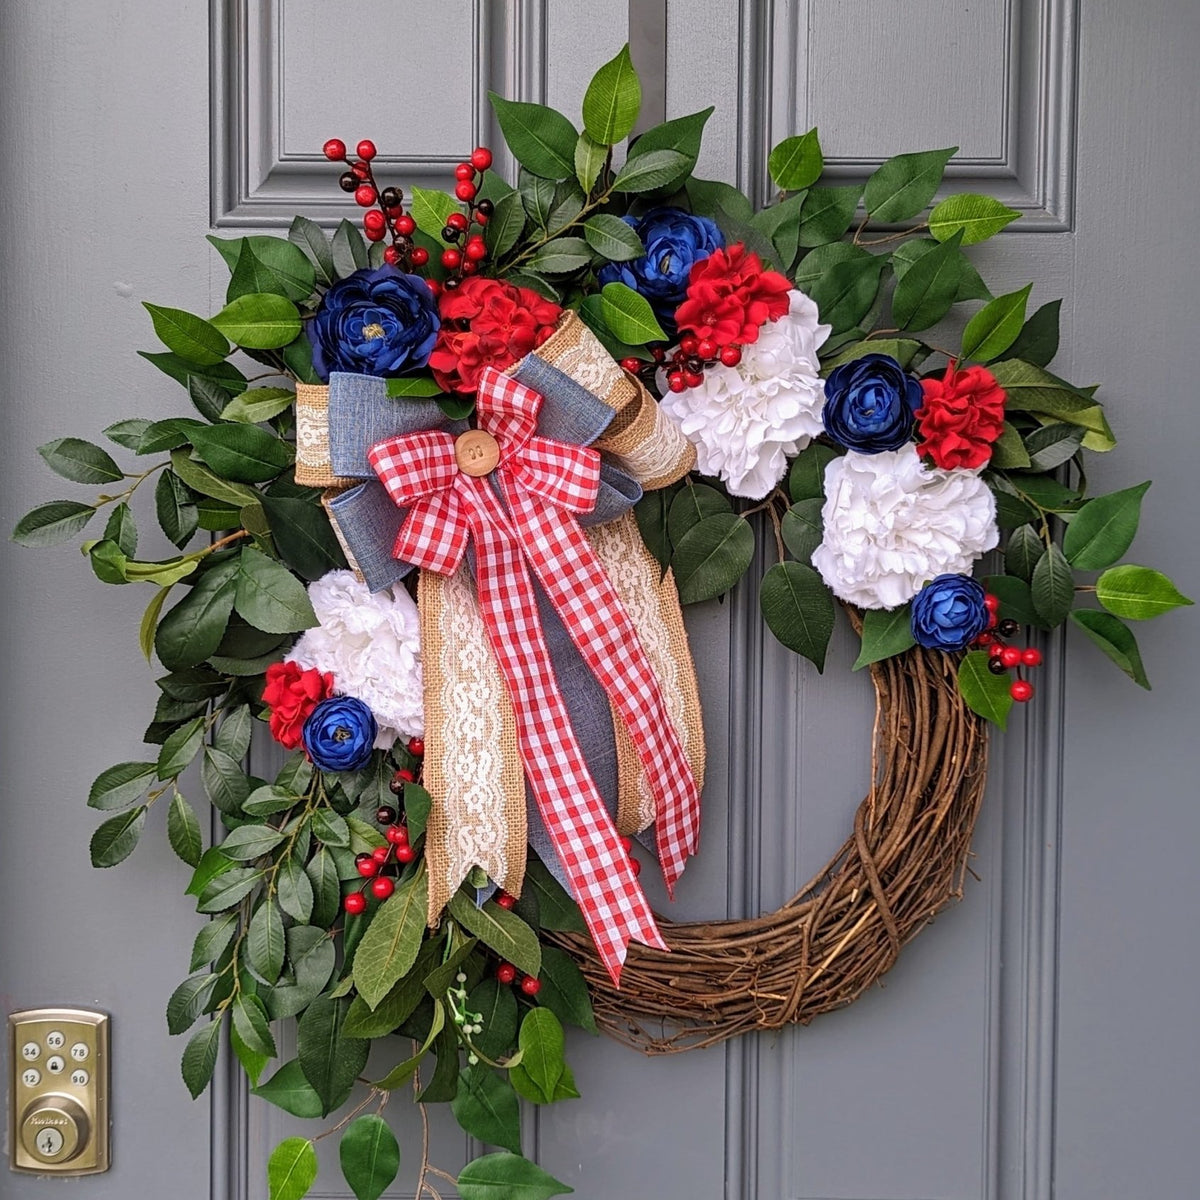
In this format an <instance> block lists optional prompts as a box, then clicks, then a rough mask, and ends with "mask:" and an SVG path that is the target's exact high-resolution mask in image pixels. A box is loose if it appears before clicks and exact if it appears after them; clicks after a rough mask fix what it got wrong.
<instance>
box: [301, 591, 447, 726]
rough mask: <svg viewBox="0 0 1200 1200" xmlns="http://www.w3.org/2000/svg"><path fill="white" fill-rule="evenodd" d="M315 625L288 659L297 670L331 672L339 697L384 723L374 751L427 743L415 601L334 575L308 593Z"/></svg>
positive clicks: (399, 593) (303, 636) (406, 593)
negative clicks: (404, 742) (403, 741)
mask: <svg viewBox="0 0 1200 1200" xmlns="http://www.w3.org/2000/svg"><path fill="white" fill-rule="evenodd" d="M308 598H309V599H310V600H311V601H312V606H313V610H314V611H315V612H316V614H317V620H318V621H320V622H321V624H320V625H319V626H317V627H316V628H315V629H307V630H305V632H304V633H303V634H302V635H301V636H300V639H299V640H298V641H297V642H296V644H295V646H294V647H293V648H292V652H291V654H289V655H288V657H289V658H290V659H291V660H292V662H295V663H297V664H298V665H299V666H300V667H302V668H305V669H308V668H310V667H312V668H315V669H316V670H318V671H330V672H332V674H333V682H334V692H335V693H336V694H337V695H339V696H353V697H355V698H356V699H358V700H361V701H362V702H363V703H364V704H366V705H367V706H368V707H369V708H370V710H371V711H372V712H373V713H374V714H375V720H376V721H377V722H378V723H379V736H378V737H377V738H376V739H375V746H376V748H377V749H380V750H386V749H388V748H389V747H390V746H391V745H392V743H393V742H395V741H396V740H397V738H412V737H423V736H424V732H425V715H424V709H423V705H422V695H423V693H422V686H421V622H420V620H419V618H418V616H417V606H416V603H415V602H414V601H413V598H412V597H411V596H410V595H409V594H408V592H406V591H405V590H404V588H403V587H401V586H400V585H399V584H397V586H396V588H395V591H394V592H393V591H392V590H391V589H384V590H383V591H381V592H375V593H374V594H372V593H371V592H370V591H369V590H368V589H367V585H366V584H365V583H362V582H360V581H359V579H358V578H357V577H356V576H355V574H354V572H353V571H330V572H329V574H328V575H324V576H322V577H321V578H320V579H318V580H316V581H315V582H314V583H310V584H309V585H308Z"/></svg>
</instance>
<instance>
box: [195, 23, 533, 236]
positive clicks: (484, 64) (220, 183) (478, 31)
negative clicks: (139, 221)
mask: <svg viewBox="0 0 1200 1200" xmlns="http://www.w3.org/2000/svg"><path fill="white" fill-rule="evenodd" d="M547 3H548V0H504V2H503V3H496V2H494V0H474V4H473V11H472V26H473V28H472V31H471V37H472V44H474V45H475V46H477V47H479V48H480V53H479V54H478V55H477V56H476V58H475V60H474V61H473V63H472V64H471V79H470V105H471V114H472V122H471V125H472V140H471V145H469V146H450V147H447V152H446V153H445V154H439V155H436V156H425V157H421V156H413V155H404V154H386V155H385V154H381V155H380V157H379V159H378V160H377V161H378V162H379V163H381V164H383V165H384V166H385V167H396V168H400V169H401V170H402V172H403V175H404V181H405V184H406V185H412V184H416V185H417V186H419V187H426V188H441V189H450V188H452V187H453V184H454V165H455V164H456V163H457V162H459V161H461V160H462V158H464V157H465V156H466V155H467V154H468V153H470V150H471V149H472V147H473V146H475V145H478V144H480V143H481V142H489V143H492V144H496V143H497V142H498V138H497V137H496V131H495V129H494V124H493V120H492V113H491V107H490V105H489V104H488V100H487V93H488V91H489V90H491V91H497V92H500V93H501V94H503V95H505V96H509V97H511V98H514V99H520V100H536V101H543V100H544V98H545V91H546V5H547ZM283 11H284V5H283V0H210V4H209V50H210V64H211V66H210V75H211V78H210V113H211V116H210V138H211V180H212V182H211V196H210V206H211V221H212V224H213V226H214V227H216V228H274V227H280V226H283V227H286V226H287V225H289V224H290V223H291V220H292V217H293V216H294V215H295V214H296V213H297V212H303V213H305V214H306V215H309V216H311V217H312V218H313V219H314V220H316V221H318V222H319V223H320V224H322V225H326V226H332V225H336V224H337V223H338V222H339V221H340V220H341V219H342V218H343V217H348V218H351V219H355V218H356V217H357V216H358V215H359V210H358V209H357V208H356V207H355V205H354V204H353V203H352V202H350V201H348V200H347V198H346V197H345V196H344V194H343V193H341V192H340V191H339V190H338V188H337V187H336V180H334V179H333V178H332V177H331V175H330V168H329V164H328V163H327V162H326V161H325V159H324V158H323V157H322V155H321V153H320V148H319V147H316V146H314V147H313V149H312V152H311V153H308V154H294V153H293V154H286V153H284V152H283V150H282V148H281V144H280V130H281V128H282V119H281V113H282V111H283V109H284V108H285V107H286V103H287V97H286V96H285V95H283V89H282V87H281V86H280V79H281V77H282V71H281V68H280V55H281V53H282V37H281V34H282V23H283V20H284V17H283ZM501 157H502V156H501ZM499 166H500V167H501V169H506V164H505V162H503V161H501V162H500V163H499Z"/></svg>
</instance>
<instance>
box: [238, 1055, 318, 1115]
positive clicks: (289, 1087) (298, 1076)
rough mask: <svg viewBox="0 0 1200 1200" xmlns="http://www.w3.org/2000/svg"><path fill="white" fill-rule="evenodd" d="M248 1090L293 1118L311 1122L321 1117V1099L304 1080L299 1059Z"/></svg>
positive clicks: (285, 1064)
mask: <svg viewBox="0 0 1200 1200" xmlns="http://www.w3.org/2000/svg"><path fill="white" fill-rule="evenodd" d="M250 1090H251V1091H252V1092H253V1093H254V1095H256V1096H259V1097H261V1098H262V1099H263V1100H266V1101H267V1102H268V1103H270V1104H274V1105H275V1107H276V1108H281V1109H283V1111H284V1112H287V1113H291V1114H292V1116H293V1117H302V1118H304V1119H306V1120H312V1119H313V1118H314V1117H319V1116H320V1115H321V1097H320V1096H318V1095H317V1093H316V1092H315V1091H313V1086H312V1084H311V1083H309V1082H308V1080H307V1079H305V1078H304V1072H303V1071H302V1070H301V1069H300V1060H299V1059H296V1058H293V1059H291V1060H290V1061H288V1062H285V1063H284V1064H283V1066H281V1067H280V1068H279V1070H278V1071H276V1072H275V1074H274V1075H272V1076H271V1078H270V1079H268V1080H267V1081H266V1083H260V1084H259V1085H258V1086H257V1087H254V1088H251V1089H250Z"/></svg>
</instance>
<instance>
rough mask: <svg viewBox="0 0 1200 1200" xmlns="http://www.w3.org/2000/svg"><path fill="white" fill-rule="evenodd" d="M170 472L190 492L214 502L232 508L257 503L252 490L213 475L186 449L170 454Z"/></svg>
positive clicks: (255, 494)
mask: <svg viewBox="0 0 1200 1200" xmlns="http://www.w3.org/2000/svg"><path fill="white" fill-rule="evenodd" d="M189 436H190V435H189ZM171 470H172V471H174V472H175V474H176V475H178V476H179V478H180V479H182V480H183V482H184V483H186V484H187V485H188V487H190V488H191V489H192V491H194V492H199V493H200V494H201V495H202V496H211V497H212V498H213V499H214V500H220V501H221V502H222V503H224V504H228V505H230V506H232V507H234V508H241V507H243V506H244V505H247V504H256V503H258V499H259V496H258V493H257V492H256V491H255V490H254V489H253V488H249V487H246V486H245V485H244V484H240V483H229V482H228V481H227V480H224V479H221V478H220V477H219V476H217V475H214V474H213V473H212V471H210V470H209V469H208V468H207V467H205V466H202V465H201V464H200V463H198V462H196V461H195V460H194V459H192V458H191V457H190V455H189V454H188V451H187V450H186V449H179V450H173V451H172V452H171Z"/></svg>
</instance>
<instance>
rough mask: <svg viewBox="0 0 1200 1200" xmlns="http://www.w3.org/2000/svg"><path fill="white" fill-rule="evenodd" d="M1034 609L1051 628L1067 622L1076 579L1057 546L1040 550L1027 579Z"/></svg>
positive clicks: (1073, 598)
mask: <svg viewBox="0 0 1200 1200" xmlns="http://www.w3.org/2000/svg"><path fill="white" fill-rule="evenodd" d="M1030 591H1031V593H1032V596H1033V607H1034V608H1035V609H1036V611H1037V613H1038V615H1039V616H1040V617H1041V618H1042V620H1043V621H1045V622H1046V624H1047V625H1049V626H1050V627H1051V628H1053V627H1054V626H1055V625H1058V624H1060V623H1061V622H1062V621H1064V620H1066V616H1067V613H1069V612H1070V611H1071V605H1072V603H1073V602H1074V600H1075V577H1074V575H1073V574H1072V573H1071V564H1070V563H1069V562H1067V560H1066V558H1065V557H1064V556H1063V552H1062V551H1061V550H1060V549H1059V548H1058V546H1056V545H1053V544H1051V545H1049V546H1047V547H1046V549H1045V550H1043V551H1042V556H1041V558H1039V559H1038V563H1037V566H1036V567H1034V568H1033V578H1032V579H1031V580H1030Z"/></svg>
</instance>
